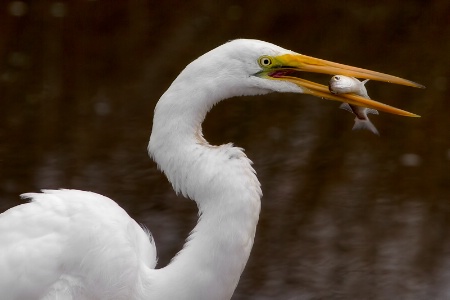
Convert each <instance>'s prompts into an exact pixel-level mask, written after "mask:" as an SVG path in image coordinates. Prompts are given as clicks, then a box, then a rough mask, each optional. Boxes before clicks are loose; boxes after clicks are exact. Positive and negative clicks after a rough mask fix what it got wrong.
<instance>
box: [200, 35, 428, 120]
mask: <svg viewBox="0 0 450 300" xmlns="http://www.w3.org/2000/svg"><path fill="white" fill-rule="evenodd" d="M193 64H195V65H196V68H198V67H201V68H202V69H203V72H204V73H206V76H205V77H207V78H214V79H217V78H225V79H229V80H222V81H216V82H223V84H225V85H226V84H227V83H230V84H229V87H228V88H229V89H233V92H234V93H235V94H234V95H232V96H238V95H252V94H262V93H268V92H293V93H305V94H310V95H313V96H317V97H320V98H325V99H329V100H336V101H341V102H347V103H350V104H354V105H358V106H364V107H369V108H373V109H377V110H380V111H385V112H388V113H393V114H399V115H404V116H417V115H415V114H412V113H409V112H406V111H404V110H401V109H397V108H394V107H392V106H389V105H386V104H383V103H380V102H377V101H373V100H370V99H366V98H363V97H360V96H357V95H354V94H341V95H334V94H331V93H330V92H329V90H328V88H327V86H325V85H322V84H318V83H315V82H312V81H308V80H305V79H302V78H301V77H302V75H304V73H305V72H311V73H322V74H329V75H335V74H341V75H347V76H352V77H358V78H364V79H371V80H378V81H384V82H390V83H395V84H402V85H407V86H412V87H423V86H422V85H420V84H417V83H415V82H412V81H409V80H406V79H402V78H399V77H396V76H392V75H387V74H383V73H379V72H375V71H370V70H366V69H361V68H356V67H352V66H348V65H343V64H338V63H334V62H331V61H327V60H323V59H318V58H314V57H310V56H306V55H302V54H298V53H295V52H293V51H290V50H286V49H283V48H281V47H279V46H276V45H274V44H271V43H267V42H263V41H258V40H247V39H239V40H234V41H230V42H228V43H226V44H224V45H222V46H220V47H218V48H216V49H214V50H212V51H210V52H208V53H206V54H205V55H203V56H202V57H200V58H199V59H198V60H196V61H195V62H194V63H193ZM205 80H208V79H205Z"/></svg>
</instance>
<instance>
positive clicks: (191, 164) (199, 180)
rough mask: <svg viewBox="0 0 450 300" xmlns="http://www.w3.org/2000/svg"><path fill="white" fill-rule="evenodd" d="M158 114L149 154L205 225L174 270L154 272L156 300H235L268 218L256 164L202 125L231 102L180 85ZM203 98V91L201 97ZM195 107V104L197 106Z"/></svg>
mask: <svg viewBox="0 0 450 300" xmlns="http://www.w3.org/2000/svg"><path fill="white" fill-rule="evenodd" d="M174 84H175V86H174V85H173V86H172V87H171V88H170V89H169V90H168V91H167V92H166V94H164V95H163V97H162V98H161V99H160V101H159V102H158V105H157V107H156V109H155V116H154V121H153V130H152V135H151V137H150V143H149V148H148V149H149V153H150V155H151V156H152V157H153V158H154V160H155V161H156V162H157V164H158V166H159V168H160V169H161V170H162V171H163V172H164V173H165V174H166V176H167V177H168V179H169V181H170V182H171V183H172V185H173V187H174V189H175V191H176V192H177V193H179V192H181V193H182V194H183V195H185V196H186V197H189V198H191V199H193V200H195V201H196V203H197V205H198V208H199V215H200V219H199V222H198V224H197V225H196V226H195V228H194V230H193V231H192V233H191V235H190V236H189V238H188V241H187V242H186V244H185V245H184V247H183V250H181V251H180V252H179V253H178V254H177V256H176V257H175V258H174V259H173V260H172V262H171V263H170V264H169V265H168V266H166V267H164V268H162V269H158V270H150V275H149V276H150V277H151V283H149V286H150V289H151V296H152V297H154V298H152V299H198V300H201V299H205V300H206V299H230V298H231V296H232V294H233V292H234V290H235V288H236V285H237V283H238V281H239V278H240V275H241V273H242V271H243V269H244V267H245V264H246V262H247V260H248V257H249V255H250V250H251V248H252V246H253V240H254V236H255V231H256V225H257V222H258V217H259V212H260V197H261V189H260V184H259V182H258V180H257V178H256V175H255V173H254V170H253V168H252V167H251V161H250V160H249V159H248V158H247V157H246V155H245V154H244V153H243V151H242V150H241V149H240V148H235V147H233V146H232V145H230V144H227V145H222V146H211V145H209V144H208V143H207V142H206V140H204V139H203V137H202V133H201V123H202V121H203V119H204V117H205V115H206V113H207V112H208V111H209V109H210V108H211V107H212V106H213V105H214V104H215V103H216V102H218V101H220V100H221V98H223V95H213V94H210V93H208V91H207V90H202V91H200V92H198V91H196V99H195V101H194V102H190V103H189V102H187V101H188V100H187V99H189V95H190V93H189V91H190V90H192V87H191V88H189V87H188V86H184V87H183V90H184V91H187V93H185V95H187V97H186V99H180V98H175V97H173V95H174V94H172V92H173V91H174V90H175V91H176V90H178V88H179V87H178V86H177V85H176V81H175V82H174ZM194 90H195V89H194ZM190 101H192V100H190Z"/></svg>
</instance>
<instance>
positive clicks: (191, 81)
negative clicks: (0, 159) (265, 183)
mask: <svg viewBox="0 0 450 300" xmlns="http://www.w3.org/2000/svg"><path fill="white" fill-rule="evenodd" d="M305 71H306V72H317V73H326V74H344V75H348V76H355V77H362V78H368V79H372V80H380V81H387V82H393V83H397V84H404V85H409V86H415V87H419V86H420V85H418V84H415V83H413V82H411V81H408V80H404V79H401V78H398V77H394V76H390V75H385V74H381V73H377V72H373V71H369V70H364V69H359V68H354V67H350V66H346V65H341V64H336V63H332V62H328V61H325V60H320V59H316V58H312V57H308V56H304V55H300V54H297V53H295V52H292V51H288V50H285V49H283V48H281V47H278V46H275V45H273V44H270V43H266V42H262V41H257V40H244V39H242V40H235V41H231V42H228V43H226V44H224V45H222V46H220V47H218V48H216V49H214V50H212V51H210V52H208V53H206V54H204V55H203V56H201V57H200V58H198V59H197V60H195V61H193V62H192V63H191V64H189V65H188V66H187V67H186V68H185V69H184V70H183V71H182V72H181V73H180V75H179V76H178V77H177V78H176V79H175V81H174V82H173V83H172V85H171V86H170V87H169V89H168V90H167V91H166V92H165V93H164V95H162V97H161V98H160V100H159V102H158V104H157V105H156V108H155V114H154V120H153V129H152V133H151V137H150V142H149V146H148V151H149V153H150V155H151V157H153V159H154V160H155V161H156V163H157V164H158V166H159V168H160V169H161V170H162V171H163V172H164V173H165V175H166V176H167V178H168V179H169V181H170V182H171V183H172V185H173V188H174V190H175V191H176V192H177V193H182V194H183V195H184V196H186V197H189V198H191V199H193V200H195V201H196V203H197V205H198V209H199V213H200V218H199V221H198V223H197V225H196V226H195V228H194V229H193V231H192V233H191V234H190V236H189V238H188V239H187V242H186V244H185V245H184V247H183V249H182V250H181V251H180V252H179V253H178V254H177V255H176V256H175V258H174V259H173V260H172V261H171V262H170V263H169V264H168V265H167V266H165V267H163V268H161V269H155V265H156V248H155V244H154V242H153V239H152V237H151V235H150V234H149V232H147V231H146V230H143V229H142V228H141V227H140V226H139V225H138V224H137V223H136V222H135V221H134V220H133V219H131V218H130V217H129V216H128V214H127V213H126V212H125V211H124V210H123V209H122V208H120V207H119V206H118V205H117V204H116V203H115V202H114V201H112V200H111V199H109V198H107V197H104V196H101V195H98V194H95V193H91V192H85V191H78V190H44V191H42V193H29V194H24V195H22V196H23V197H24V198H28V199H31V202H30V203H26V204H22V205H18V206H16V207H13V208H11V209H9V210H7V211H6V212H4V213H3V214H1V215H0V295H1V296H0V297H1V298H2V299H5V300H6V299H8V300H13V299H153V300H154V299H164V300H168V299H189V300H193V299H195V300H201V299H205V300H206V299H207V300H213V299H230V298H231V296H232V294H233V292H234V290H235V288H236V285H237V284H238V281H239V277H240V275H241V273H242V271H243V269H244V267H245V264H246V262H247V260H248V257H249V255H250V250H251V248H252V245H253V239H254V236H255V230H256V224H257V222H258V215H259V212H260V197H261V189H260V184H259V182H258V179H257V178H256V175H255V172H254V170H253V168H252V166H251V162H250V160H249V159H248V158H247V157H246V156H245V154H244V152H243V150H242V149H240V148H236V147H233V146H232V145H231V144H226V145H221V146H211V145H210V144H208V142H207V141H206V140H205V139H204V138H203V136H202V129H201V124H202V121H203V120H204V118H205V115H206V113H207V112H208V111H209V110H210V109H211V108H212V107H213V105H214V104H216V103H218V102H219V101H221V100H223V99H226V98H230V97H233V96H241V95H260V94H266V93H269V92H292V93H308V94H312V95H316V96H318V97H323V98H329V99H333V100H338V101H343V102H347V103H351V104H355V105H360V106H366V107H370V108H373V109H378V110H380V111H386V112H390V113H395V114H400V115H405V116H415V115H414V114H411V113H408V112H406V111H403V110H400V109H396V108H393V107H391V106H388V105H385V104H382V103H379V102H376V101H373V100H369V99H365V98H362V97H359V96H357V95H332V94H331V93H330V92H329V91H328V88H327V87H326V86H323V85H320V84H317V83H314V82H310V81H306V80H303V79H300V78H298V77H297V76H299V75H301V72H305Z"/></svg>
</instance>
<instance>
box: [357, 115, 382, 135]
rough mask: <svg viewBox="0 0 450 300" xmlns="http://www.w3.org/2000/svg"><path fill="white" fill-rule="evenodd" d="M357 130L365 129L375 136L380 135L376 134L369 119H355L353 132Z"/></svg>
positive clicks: (375, 129) (376, 131)
mask: <svg viewBox="0 0 450 300" xmlns="http://www.w3.org/2000/svg"><path fill="white" fill-rule="evenodd" d="M359 129H367V130H369V131H371V132H373V133H374V134H376V135H380V133H379V132H378V130H377V128H376V127H375V125H373V124H372V122H370V120H369V119H365V120H360V119H358V118H355V125H353V130H359Z"/></svg>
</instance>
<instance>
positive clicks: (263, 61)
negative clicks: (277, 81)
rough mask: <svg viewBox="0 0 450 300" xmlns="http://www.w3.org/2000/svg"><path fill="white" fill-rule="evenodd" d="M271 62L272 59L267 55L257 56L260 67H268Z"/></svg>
mask: <svg viewBox="0 0 450 300" xmlns="http://www.w3.org/2000/svg"><path fill="white" fill-rule="evenodd" d="M271 64H272V59H271V58H270V57H268V56H262V57H260V58H259V65H260V66H261V67H269V66H270V65H271Z"/></svg>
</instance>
